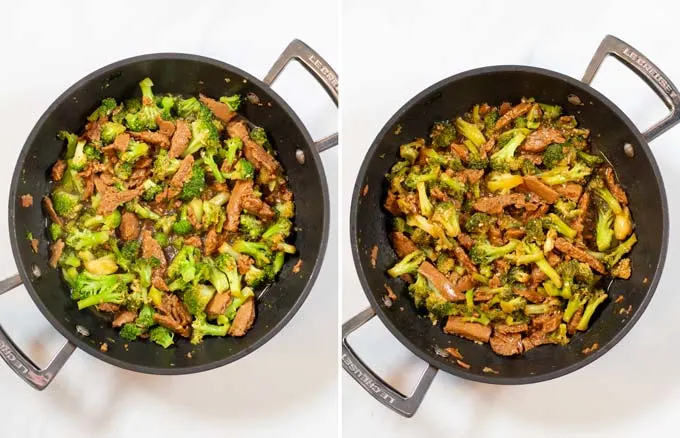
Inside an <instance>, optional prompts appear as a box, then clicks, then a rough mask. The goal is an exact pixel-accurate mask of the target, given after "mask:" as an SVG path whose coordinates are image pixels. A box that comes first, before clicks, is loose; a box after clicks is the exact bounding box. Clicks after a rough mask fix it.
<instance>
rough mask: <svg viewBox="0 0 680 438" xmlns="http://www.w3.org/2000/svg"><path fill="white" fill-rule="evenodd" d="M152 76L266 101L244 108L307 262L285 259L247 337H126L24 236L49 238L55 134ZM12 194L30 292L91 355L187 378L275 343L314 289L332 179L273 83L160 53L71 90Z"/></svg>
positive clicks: (27, 150)
mask: <svg viewBox="0 0 680 438" xmlns="http://www.w3.org/2000/svg"><path fill="white" fill-rule="evenodd" d="M145 76H150V77H151V78H152V79H153V81H154V84H155V85H154V92H156V93H159V94H160V93H180V94H184V95H197V94H198V93H199V92H202V93H204V94H206V95H208V96H214V97H219V96H221V95H225V94H233V93H240V94H241V95H245V94H246V93H248V92H253V93H255V94H256V95H257V96H258V97H259V98H260V100H261V102H263V103H264V105H262V106H257V105H252V104H245V108H244V110H243V111H241V112H242V113H243V114H244V115H245V116H246V117H247V118H248V119H250V120H251V121H252V122H253V123H255V124H256V125H259V126H262V127H264V128H265V129H266V130H267V133H268V134H269V137H270V139H271V142H272V145H273V146H274V148H275V149H276V150H277V152H278V159H279V160H280V161H281V163H282V164H283V167H284V168H285V170H286V172H287V174H288V179H289V181H290V187H291V189H292V190H293V193H294V194H295V203H296V207H297V213H298V214H297V216H296V218H295V224H296V226H297V227H298V228H299V230H300V231H298V233H297V235H296V239H295V242H294V243H295V245H296V246H297V248H298V251H299V255H300V257H301V258H302V260H303V265H302V270H301V271H300V272H299V273H298V274H293V273H292V268H293V265H294V264H295V263H296V262H297V260H298V257H297V256H295V257H292V258H289V259H288V260H287V262H286V264H285V265H284V267H283V270H282V273H281V274H280V276H279V279H278V281H277V282H276V283H275V284H273V285H271V286H270V287H269V289H268V290H267V291H266V292H265V293H264V295H263V296H262V298H261V299H260V300H259V302H258V308H257V313H258V316H257V320H256V322H255V325H254V326H253V328H252V330H250V331H249V332H248V334H247V336H245V337H243V338H206V340H205V342H204V343H203V344H201V345H199V346H193V345H191V344H189V342H188V341H185V340H181V341H179V342H178V344H177V347H176V348H170V349H167V350H164V349H163V348H161V347H159V346H157V345H155V344H152V343H148V342H126V341H124V340H123V339H122V338H120V337H119V336H118V334H117V331H116V330H114V329H113V328H111V327H109V326H108V324H107V321H106V320H105V319H103V318H102V317H101V316H100V315H97V314H95V313H94V312H89V311H88V312H79V311H78V310H77V308H76V306H75V304H74V303H73V302H72V301H71V299H70V298H69V294H68V289H67V288H66V286H65V285H64V284H63V283H62V280H61V279H60V276H59V274H58V273H57V272H56V271H55V270H54V269H51V268H49V267H48V266H47V259H48V254H47V251H46V249H45V245H43V246H41V251H40V253H39V254H33V252H32V251H31V249H30V247H29V245H28V242H27V241H26V239H25V235H26V232H27V231H31V232H32V233H33V235H34V236H36V237H38V238H39V239H40V240H41V241H43V242H44V241H46V240H47V236H46V233H45V218H44V215H43V212H42V211H41V209H40V207H39V205H40V202H39V201H40V198H41V197H42V196H43V195H44V194H46V193H49V191H50V184H49V174H50V168H51V165H52V164H53V163H54V162H55V161H56V160H57V159H58V158H59V155H60V153H61V151H62V147H63V144H62V142H60V141H58V140H57V139H56V133H57V131H59V130H62V129H66V130H69V131H78V130H80V129H81V128H82V125H83V121H84V120H85V119H86V117H87V115H89V114H90V113H91V112H92V111H93V110H94V109H95V108H96V107H97V106H98V105H99V102H100V101H101V99H102V98H104V97H114V98H116V99H117V100H121V98H128V97H133V96H138V95H139V91H138V86H137V83H138V82H139V81H140V80H141V79H142V78H144V77H145ZM298 148H299V149H301V150H302V151H303V152H304V153H305V156H306V163H305V164H304V165H300V164H298V162H297V161H296V159H295V151H296V149H298ZM27 193H30V194H32V195H33V197H34V199H35V204H34V207H32V208H21V207H20V205H19V196H20V195H23V194H27ZM9 199H10V201H9V229H10V233H11V236H10V237H11V242H12V251H13V253H14V258H15V260H16V263H17V266H18V269H19V273H20V275H21V277H22V278H23V279H24V283H25V284H26V287H27V289H28V292H29V294H30V295H31V298H32V299H33V301H35V303H36V305H37V306H38V308H39V309H40V311H41V312H42V313H43V315H45V317H46V318H47V319H48V320H49V321H50V323H52V325H54V326H55V327H56V328H57V330H59V332H61V334H63V335H64V336H65V337H66V338H67V339H69V340H70V341H71V342H73V343H74V344H76V346H77V347H78V348H81V349H83V350H85V351H86V352H87V353H89V354H91V355H93V356H95V357H97V358H99V359H101V360H103V361H105V362H108V363H110V364H113V365H116V366H119V367H122V368H127V369H130V370H133V371H140V372H145V373H153V374H183V373H193V372H198V371H204V370H208V369H211V368H215V367H218V366H221V365H224V364H227V363H229V362H233V361H235V360H237V359H239V358H241V357H243V356H245V355H246V354H248V353H250V352H252V351H254V350H255V349H257V348H258V347H260V346H261V345H263V344H264V343H265V342H266V341H267V340H269V339H271V338H272V337H273V336H274V335H275V334H276V333H277V332H278V331H279V330H280V329H281V328H282V327H283V326H284V325H285V324H286V323H287V322H288V321H289V320H290V319H291V318H292V317H293V315H294V314H295V313H296V312H297V310H298V309H299V308H300V306H301V305H302V302H303V301H304V300H305V298H306V296H307V295H308V293H309V291H310V289H311V287H312V284H313V282H314V279H315V278H316V276H317V274H318V271H319V268H320V265H321V263H320V261H321V259H322V258H323V253H324V250H325V246H326V242H327V237H328V221H329V217H328V211H329V208H328V205H329V204H328V189H327V186H326V179H325V175H324V172H323V168H322V166H321V159H320V157H319V155H318V153H317V151H316V150H315V149H314V147H313V142H312V139H311V137H310V136H309V133H308V132H307V130H306V129H305V128H304V126H303V125H302V123H301V121H300V120H299V119H298V117H297V116H296V115H295V113H294V112H293V111H292V110H291V108H290V107H289V106H288V105H287V104H286V103H285V102H284V101H283V100H282V99H281V98H280V97H279V96H278V95H277V94H276V93H274V92H273V91H272V90H271V88H270V87H269V86H267V85H265V84H264V83H262V82H261V81H259V80H258V79H256V78H254V77H253V76H251V75H249V74H247V73H245V72H243V71H241V70H239V69H237V68H235V67H232V66H230V65H228V64H225V63H222V62H219V61H216V60H213V59H209V58H204V57H199V56H193V55H182V54H155V55H145V56H141V57H137V58H131V59H127V60H124V61H120V62H117V63H115V64H112V65H110V66H107V67H104V68H102V69H101V70H98V71H96V72H95V73H92V74H91V75H89V76H88V77H86V78H84V79H82V80H81V81H79V82H78V83H77V84H75V85H74V86H73V87H71V88H70V89H69V90H67V91H66V92H65V93H64V94H62V95H61V96H60V97H59V98H58V99H57V100H56V101H55V102H54V103H53V104H52V105H51V106H50V108H49V109H48V110H47V111H46V112H45V114H44V115H43V116H42V117H41V118H40V120H39V121H38V123H37V124H36V126H35V128H34V129H33V131H32V132H31V134H30V135H29V137H28V140H27V141H26V144H25V145H24V148H23V149H22V151H21V154H20V156H19V160H18V162H17V167H16V169H15V173H14V176H13V179H12V186H11V189H10V198H9ZM34 265H35V266H37V267H39V268H40V270H41V272H42V275H41V276H40V278H35V277H34V276H33V274H31V271H32V267H33V266H34ZM77 325H81V326H83V327H85V328H87V329H88V330H89V332H90V336H89V337H83V336H81V335H79V334H78V333H77V331H76V326H77ZM104 342H106V343H107V344H108V351H107V352H106V353H103V352H101V351H100V349H99V347H100V345H101V344H102V343H104ZM124 345H127V348H125V346H124ZM189 353H191V354H190V355H189ZM189 356H190V357H189Z"/></svg>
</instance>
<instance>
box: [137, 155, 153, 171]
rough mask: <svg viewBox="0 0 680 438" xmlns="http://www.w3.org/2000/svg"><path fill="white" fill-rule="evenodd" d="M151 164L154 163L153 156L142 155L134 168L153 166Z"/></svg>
mask: <svg viewBox="0 0 680 438" xmlns="http://www.w3.org/2000/svg"><path fill="white" fill-rule="evenodd" d="M151 164H153V158H151V157H142V158H140V159H139V160H137V161H136V162H135V166H134V168H135V169H146V168H148V167H151Z"/></svg>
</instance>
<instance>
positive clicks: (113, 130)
mask: <svg viewBox="0 0 680 438" xmlns="http://www.w3.org/2000/svg"><path fill="white" fill-rule="evenodd" d="M124 132H125V126H124V125H122V124H120V123H115V122H106V123H104V124H103V125H102V127H101V134H100V138H101V140H102V143H103V144H105V145H106V144H109V143H113V141H114V140H115V139H116V137H118V136H119V135H120V134H122V133H124Z"/></svg>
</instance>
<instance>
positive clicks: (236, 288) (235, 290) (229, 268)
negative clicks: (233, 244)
mask: <svg viewBox="0 0 680 438" xmlns="http://www.w3.org/2000/svg"><path fill="white" fill-rule="evenodd" d="M237 256H238V254H237ZM215 266H216V267H217V268H218V269H219V270H220V271H222V272H224V273H225V274H226V275H227V281H228V282H229V291H230V292H231V293H232V294H239V293H241V275H240V274H239V273H238V265H237V263H236V260H235V259H234V257H232V256H231V255H229V254H220V255H218V256H217V257H216V258H215Z"/></svg>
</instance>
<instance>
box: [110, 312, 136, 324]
mask: <svg viewBox="0 0 680 438" xmlns="http://www.w3.org/2000/svg"><path fill="white" fill-rule="evenodd" d="M135 319H137V312H133V311H131V310H123V311H122V312H120V313H119V314H117V315H116V318H115V319H114V320H113V322H112V323H111V325H112V326H113V327H122V326H124V325H125V324H129V323H131V322H133V321H134V320H135Z"/></svg>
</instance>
